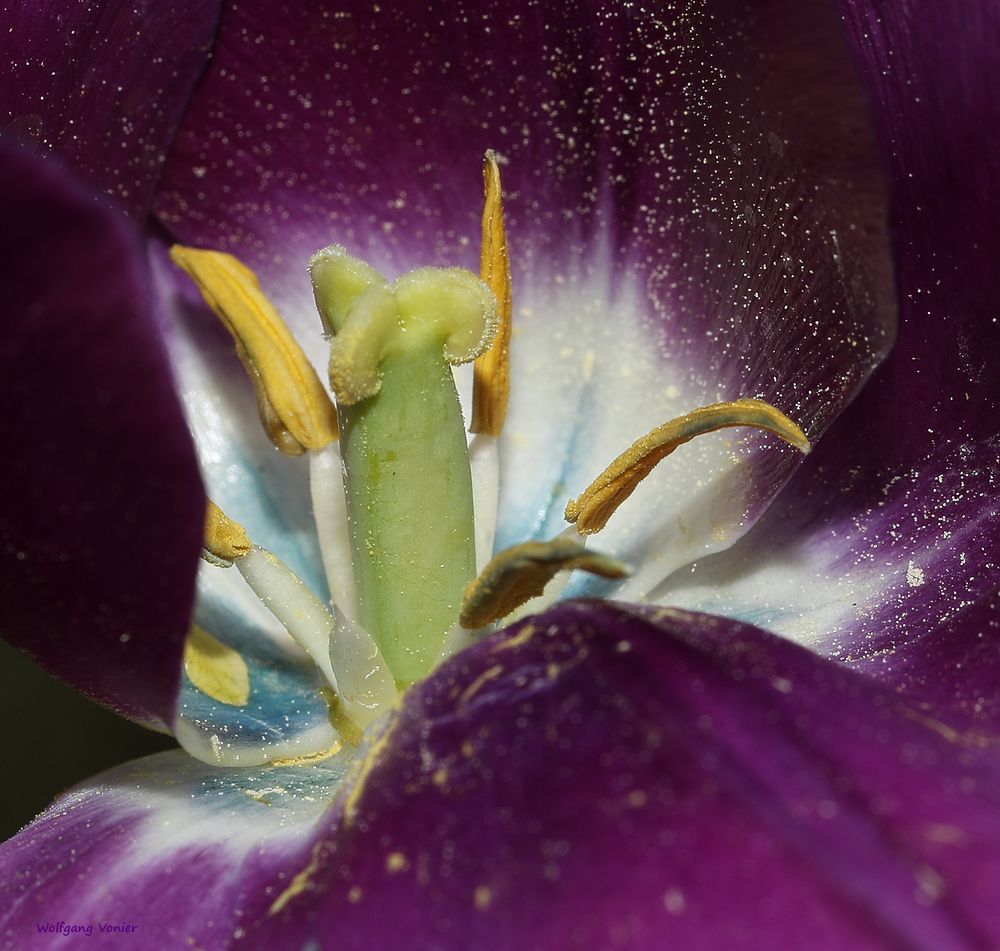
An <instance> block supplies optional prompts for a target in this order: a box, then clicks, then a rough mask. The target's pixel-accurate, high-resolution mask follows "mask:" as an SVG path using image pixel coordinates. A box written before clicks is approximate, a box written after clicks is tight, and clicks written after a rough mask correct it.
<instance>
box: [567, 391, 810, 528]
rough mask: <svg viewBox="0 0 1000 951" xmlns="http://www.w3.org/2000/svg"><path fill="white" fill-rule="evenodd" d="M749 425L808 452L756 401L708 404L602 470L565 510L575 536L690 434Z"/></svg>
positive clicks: (610, 510)
mask: <svg viewBox="0 0 1000 951" xmlns="http://www.w3.org/2000/svg"><path fill="white" fill-rule="evenodd" d="M732 426H750V427H752V428H754V429H763V430H766V431H767V432H770V433H774V435H775V436H779V437H780V438H781V439H783V440H785V442H787V443H790V444H791V445H793V446H795V448H796V449H798V450H800V451H801V452H803V453H807V452H809V449H810V444H809V440H808V439H807V438H806V434H805V433H804V432H802V430H801V429H800V428H799V427H798V425H796V424H795V423H794V422H792V420H790V419H789V418H788V417H787V416H786V415H785V414H784V413H782V412H781V410H778V409H775V408H774V407H773V406H771V405H770V404H769V403H765V402H763V401H762V400H736V401H735V402H733V403H713V404H712V405H711V406H703V407H701V408H700V409H696V410H694V411H693V412H691V413H688V414H686V415H685V416H681V417H679V418H677V419H674V420H671V421H670V422H669V423H664V424H663V425H662V426H658V427H657V428H656V429H654V430H652V431H651V432H649V433H647V434H646V435H645V436H643V437H642V438H641V439H639V440H637V441H636V442H634V443H633V444H632V446H631V447H630V448H629V449H627V450H626V451H625V452H623V453H622V454H621V455H620V456H619V457H618V458H617V459H615V461H614V462H612V463H611V465H610V466H608V467H607V469H605V470H604V471H603V472H602V473H601V474H600V475H599V476H598V477H597V478H596V479H595V480H594V481H593V482H591V484H590V485H589V486H588V487H587V489H586V491H585V492H584V493H583V494H582V495H581V496H580V497H579V498H578V499H574V500H573V501H572V502H570V503H569V505H567V506H566V521H568V522H576V527H577V531H579V532H580V534H581V535H592V534H594V532H599V531H600V530H601V529H602V528H604V526H605V525H606V524H607V522H608V519H609V518H611V516H612V515H613V514H614V512H615V510H616V509H617V508H618V506H619V505H621V504H622V502H624V501H625V500H626V499H627V498H628V497H629V496H630V495H631V494H632V493H633V492H634V491H635V488H636V486H638V485H639V483H640V482H642V480H643V479H645V478H646V476H647V475H649V473H650V472H652V471H653V468H654V467H655V466H656V464H657V463H658V462H660V461H661V460H662V459H665V458H666V457H667V456H669V455H670V453H672V452H673V451H674V450H675V449H676V448H677V447H678V446H682V445H683V444H684V443H686V442H688V441H689V440H691V439H694V438H695V436H701V435H703V434H705V433H711V432H715V431H716V430H717V429H727V428H729V427H732Z"/></svg>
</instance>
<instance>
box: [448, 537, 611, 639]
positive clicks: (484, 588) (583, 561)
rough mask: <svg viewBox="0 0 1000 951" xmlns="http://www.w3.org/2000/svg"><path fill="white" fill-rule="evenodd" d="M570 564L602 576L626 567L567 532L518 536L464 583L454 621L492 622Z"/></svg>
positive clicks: (471, 624) (537, 592) (464, 623)
mask: <svg viewBox="0 0 1000 951" xmlns="http://www.w3.org/2000/svg"><path fill="white" fill-rule="evenodd" d="M573 570H580V571H586V572H589V573H590V574H595V575H600V576H601V577H602V578H622V577H624V576H625V575H627V574H628V573H629V569H628V566H627V565H625V564H623V563H622V562H620V561H617V560H616V559H614V558H609V557H608V556H607V555H602V554H600V553H598V552H591V551H587V549H586V548H584V546H583V545H581V544H579V543H578V542H575V541H572V540H571V539H568V538H555V539H553V540H552V541H548V542H523V543H522V544H520V545H514V546H512V547H511V548H508V549H506V550H504V551H502V552H500V554H498V555H496V556H495V557H494V558H493V559H491V561H490V562H489V564H487V565H486V567H485V568H484V569H483V570H482V572H481V573H480V575H479V577H478V578H475V579H474V580H473V581H471V582H470V583H469V585H468V586H467V587H466V589H465V596H464V598H463V599H462V610H461V613H460V614H459V616H458V621H459V624H461V625H462V627H465V628H468V629H470V630H475V629H476V628H480V627H485V626H486V625H487V624H492V623H493V622H494V621H498V620H500V619H501V618H504V617H506V616H507V615H508V614H510V613H511V612H512V611H516V610H517V609H518V608H519V607H521V605H523V604H526V603H527V602H528V601H530V600H531V599H532V598H535V597H537V596H538V595H540V594H542V592H544V590H545V586H546V585H547V584H548V583H549V582H550V581H551V580H552V579H553V578H554V577H555V576H556V575H557V574H558V573H559V572H560V571H573Z"/></svg>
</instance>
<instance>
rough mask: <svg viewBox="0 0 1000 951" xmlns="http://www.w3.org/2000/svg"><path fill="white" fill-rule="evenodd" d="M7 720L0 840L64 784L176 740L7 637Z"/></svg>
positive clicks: (1, 687)
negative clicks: (105, 702) (69, 681)
mask: <svg viewBox="0 0 1000 951" xmlns="http://www.w3.org/2000/svg"><path fill="white" fill-rule="evenodd" d="M0 723H2V724H3V733H4V742H3V763H4V776H5V780H4V782H3V783H2V784H0V841H3V840H6V839H8V838H10V837H11V836H12V835H14V833H15V832H17V831H18V830H19V829H21V828H22V827H23V826H24V825H25V824H26V823H28V822H30V821H31V820H32V819H33V818H34V817H35V816H36V815H38V813H39V812H41V811H42V810H43V809H44V808H45V807H46V806H47V805H49V803H50V802H52V800H53V799H54V798H55V797H56V796H57V795H58V794H59V793H60V792H62V791H63V790H65V789H68V788H69V787H70V786H73V785H75V784H76V783H78V782H81V781H82V780H84V779H88V778H90V777H91V776H93V775H94V774H96V773H99V772H101V770H104V769H108V768H109V767H111V766H117V765H118V764H119V763H124V762H125V761H126V760H129V759H134V758H135V757H137V756H145V755H146V754H147V753H156V752H159V751H160V750H167V749H172V748H174V747H176V745H177V744H176V743H175V741H174V740H173V739H172V738H171V737H169V736H164V735H162V734H160V733H153V732H151V731H150V730H145V729H143V728H142V727H140V726H136V725H135V724H134V723H130V722H128V721H127V720H123V719H122V718H121V717H118V716H116V715H115V714H113V713H111V712H110V711H108V710H105V709H104V708H103V707H99V706H98V705H97V704H96V703H92V702H91V701H89V700H87V699H86V698H84V697H82V696H80V695H79V694H78V693H76V691H74V690H73V689H71V688H70V687H67V686H65V685H64V684H62V683H60V682H59V681H57V680H56V679H55V678H54V677H51V676H50V675H49V674H47V673H46V672H45V671H44V670H42V668H41V667H39V666H38V665H37V664H35V663H33V662H32V661H30V660H28V659H27V658H26V657H25V656H24V655H23V654H22V653H21V652H20V651H18V650H15V649H14V648H13V647H10V646H8V645H7V644H4V643H3V642H2V641H0Z"/></svg>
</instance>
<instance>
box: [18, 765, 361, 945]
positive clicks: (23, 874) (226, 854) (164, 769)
mask: <svg viewBox="0 0 1000 951" xmlns="http://www.w3.org/2000/svg"><path fill="white" fill-rule="evenodd" d="M345 769H346V766H345V764H344V763H343V762H341V761H338V760H330V761H327V762H326V763H324V764H323V765H320V766H315V767H312V768H310V769H294V770H292V769H276V768H275V769H219V768H218V767H214V766H206V765H204V764H203V763H199V762H197V761H195V760H193V759H191V758H190V757H189V756H187V755H186V754H184V753H181V752H175V753H161V754H158V755H156V756H150V757H146V758H145V759H141V760H136V761H135V762H133V763H129V764H128V765H126V766H122V767H119V768H118V769H115V770H111V771H109V772H107V773H102V774H101V775H100V776H98V777H96V778H94V779H92V780H90V781H89V782H87V783H85V784H83V785H81V786H79V787H77V788H75V789H73V790H71V791H70V792H68V793H67V794H66V795H65V796H63V797H62V798H60V799H59V800H58V801H57V802H56V803H55V804H54V805H53V806H52V807H51V808H50V809H48V810H47V811H46V812H45V813H43V814H42V815H41V816H40V817H39V818H38V819H36V820H35V822H33V823H32V824H31V825H30V826H29V827H28V828H27V829H25V830H24V831H23V832H22V833H21V834H20V835H18V836H17V837H15V838H14V839H11V840H10V841H9V842H7V843H6V844H4V845H3V846H0V909H2V910H0V942H3V946H4V947H5V948H16V949H18V951H21V949H29V948H30V949H35V948H51V947H60V946H69V945H71V944H73V943H77V942H79V943H85V944H86V946H88V947H97V948H104V949H107V948H129V947H142V948H181V947H188V946H191V947H198V948H203V949H215V948H224V947H229V946H230V945H231V943H232V942H233V941H234V940H235V939H236V938H238V937H239V935H240V934H241V931H242V928H243V926H244V922H245V921H246V920H250V921H252V920H254V918H256V917H257V916H259V915H261V914H263V913H264V912H265V911H266V909H267V907H268V905H269V904H270V903H271V901H273V898H274V895H270V896H269V894H268V892H267V891H266V890H265V889H264V887H263V886H265V885H266V883H267V882H270V881H273V880H274V879H275V878H276V877H277V878H278V879H279V880H280V878H281V876H282V874H283V873H282V870H283V869H284V868H285V867H286V866H287V864H288V863H289V861H291V860H292V857H293V856H294V854H295V850H296V848H297V847H298V846H299V845H300V840H301V838H302V837H303V836H305V835H307V834H308V831H309V829H310V828H311V827H312V825H313V824H314V823H315V822H316V821H318V820H319V818H320V817H321V816H322V814H323V811H324V809H325V807H326V803H327V801H328V800H329V798H330V797H331V796H332V795H333V791H334V790H335V789H336V788H337V785H338V784H339V782H340V780H341V778H342V776H343V774H344V771H345ZM102 924H103V925H105V926H107V925H124V926H126V927H128V926H132V930H131V931H124V932H117V933H116V932H113V931H110V932H109V931H101V930H100V927H101V925H102ZM60 925H61V926H62V927H64V928H71V927H72V926H74V925H81V926H83V927H84V928H85V927H86V926H87V925H90V926H91V929H92V933H91V934H90V935H86V933H84V934H79V933H73V932H66V933H65V934H64V935H60V933H59V930H58V929H59V927H60ZM47 927H48V928H51V929H52V930H51V931H46V930H44V929H46V928H47Z"/></svg>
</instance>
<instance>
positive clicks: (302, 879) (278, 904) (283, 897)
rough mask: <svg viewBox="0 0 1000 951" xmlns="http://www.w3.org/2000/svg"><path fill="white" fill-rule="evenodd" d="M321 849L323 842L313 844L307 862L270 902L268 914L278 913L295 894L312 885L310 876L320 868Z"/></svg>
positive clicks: (299, 893)
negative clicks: (286, 886)
mask: <svg viewBox="0 0 1000 951" xmlns="http://www.w3.org/2000/svg"><path fill="white" fill-rule="evenodd" d="M322 849H323V842H317V843H316V844H315V845H314V846H313V850H312V855H311V856H310V858H309V864H308V865H306V867H305V868H304V869H302V871H301V872H298V873H297V874H296V875H295V877H294V878H293V879H292V881H291V882H290V883H289V885H288V888H286V889H285V890H284V891H283V892H282V893H281V894H280V895H279V896H278V897H277V898H276V899H275V900H274V901H273V902H272V903H271V907H270V908H269V909H268V910H267V914H268V916H271V915H276V914H278V913H279V912H280V911H281V910H282V909H283V908H284V907H285V906H286V905H287V904H288V903H289V902H290V901H291V900H292V899H293V898H295V896H296V895H301V894H302V892H304V891H306V890H307V889H309V888H311V887H312V877H313V875H315V874H316V873H317V872H318V871H319V868H320V858H321V856H320V853H321V852H322Z"/></svg>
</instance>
